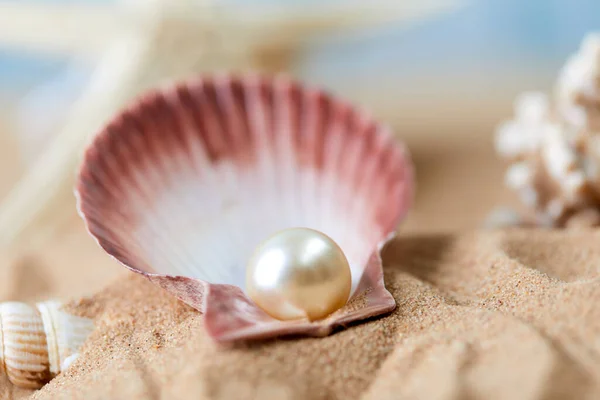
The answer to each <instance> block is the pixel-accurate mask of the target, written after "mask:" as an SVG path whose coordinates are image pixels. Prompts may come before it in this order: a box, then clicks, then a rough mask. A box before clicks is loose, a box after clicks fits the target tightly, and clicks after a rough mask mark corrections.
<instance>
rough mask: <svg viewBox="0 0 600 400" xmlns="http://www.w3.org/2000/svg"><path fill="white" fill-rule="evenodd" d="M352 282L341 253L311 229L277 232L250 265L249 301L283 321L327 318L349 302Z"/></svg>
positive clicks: (337, 247)
mask: <svg viewBox="0 0 600 400" xmlns="http://www.w3.org/2000/svg"><path fill="white" fill-rule="evenodd" d="M351 286H352V278H351V276H350V265H349V264H348V260H347V259H346V256H345V255H344V253H343V251H342V249H341V248H340V247H339V246H338V245H337V244H336V243H335V242H334V241H333V240H332V239H331V238H330V237H329V236H327V235H325V234H323V233H321V232H319V231H316V230H313V229H308V228H291V229H285V230H283V231H280V232H277V233H276V234H274V235H273V236H271V237H269V238H268V239H267V240H265V241H264V242H263V243H261V244H260V245H259V246H258V247H257V249H256V250H255V252H254V254H253V256H252V257H251V259H250V262H249V263H248V268H247V271H246V291H247V293H248V296H249V297H250V298H251V299H252V300H253V301H254V302H255V303H256V304H258V306H259V307H261V308H262V309H263V310H264V311H265V312H267V313H268V314H269V315H271V316H272V317H275V318H278V319H281V320H291V319H300V318H308V319H309V320H311V321H312V320H316V319H320V318H324V317H326V316H328V315H329V314H331V313H332V312H334V311H336V310H337V309H339V308H341V307H342V306H344V304H346V302H347V301H348V296H349V295H350V287H351Z"/></svg>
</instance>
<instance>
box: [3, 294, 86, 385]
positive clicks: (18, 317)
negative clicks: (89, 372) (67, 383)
mask: <svg viewBox="0 0 600 400" xmlns="http://www.w3.org/2000/svg"><path fill="white" fill-rule="evenodd" d="M60 307H61V304H60V303H59V302H57V301H47V302H43V303H38V304H37V305H36V306H33V305H30V304H26V303H19V302H5V303H0V361H1V366H2V369H3V370H4V372H5V373H6V375H7V376H8V379H9V380H10V381H11V382H12V383H13V384H14V385H16V386H19V387H23V388H28V389H38V388H40V387H42V386H43V385H44V384H46V383H47V382H49V381H50V380H51V379H52V378H53V377H55V376H56V375H57V374H59V373H60V372H61V371H62V370H64V369H65V368H64V365H63V363H64V361H65V360H66V359H67V358H69V357H73V356H74V355H75V354H76V353H77V352H78V351H79V348H80V347H81V345H82V344H83V342H84V341H85V339H86V338H87V336H88V335H89V333H90V332H91V331H92V330H93V328H94V325H93V322H92V321H91V320H89V319H87V318H80V317H76V316H73V315H70V314H67V313H65V312H64V311H61V310H60Z"/></svg>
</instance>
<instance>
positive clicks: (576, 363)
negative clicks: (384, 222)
mask: <svg viewBox="0 0 600 400" xmlns="http://www.w3.org/2000/svg"><path fill="white" fill-rule="evenodd" d="M473 129H475V132H480V133H481V135H479V136H477V137H475V140H474V138H473V137H471V138H467V139H465V140H463V141H462V142H461V143H462V144H460V145H456V144H452V143H450V144H444V145H436V143H435V142H432V141H430V140H424V139H422V138H421V139H419V137H420V133H419V132H415V131H413V132H411V135H412V136H410V137H408V138H406V139H407V142H408V145H409V147H410V149H411V152H412V154H413V157H414V160H415V163H416V166H417V179H418V192H417V198H416V202H415V207H414V209H413V210H412V212H411V214H410V216H409V217H408V219H407V221H406V222H405V223H404V224H403V225H402V226H401V227H400V232H401V235H400V237H399V238H397V239H396V240H394V241H393V242H392V243H390V244H389V245H388V246H387V247H386V249H384V252H383V259H384V269H385V282H386V286H387V287H388V289H389V290H390V291H391V293H392V294H393V295H394V297H395V298H396V301H397V308H396V310H395V311H394V312H392V313H391V314H389V315H387V316H384V317H382V318H378V319H375V320H372V321H368V322H366V323H360V324H357V325H355V326H351V327H348V328H347V329H345V330H342V331H339V332H336V333H335V334H333V335H331V336H328V337H325V338H318V339H315V338H304V339H285V340H273V341H267V342H261V343H255V344H246V345H236V346H223V345H216V344H215V343H213V342H212V341H211V340H210V338H208V337H207V335H206V334H205V332H204V329H203V323H202V316H201V315H200V314H199V313H198V312H196V311H194V310H192V309H191V308H189V307H188V306H186V305H184V304H183V303H181V302H179V301H178V300H176V299H175V298H173V297H171V296H170V295H168V294H167V293H165V292H164V291H162V290H160V289H158V288H157V287H155V286H153V285H152V284H150V283H149V282H147V281H146V280H144V279H143V278H141V277H139V276H134V274H132V273H130V272H128V271H126V270H125V269H124V268H122V267H121V266H119V265H118V264H117V263H116V262H115V261H113V260H111V259H110V258H109V257H108V256H106V255H105V254H104V253H103V252H102V251H101V250H100V249H99V248H98V247H97V246H96V244H95V243H94V241H93V240H92V239H91V238H90V237H88V236H87V235H86V233H85V232H84V229H83V224H82V222H81V221H80V220H78V219H77V217H76V216H75V213H74V212H73V216H72V222H71V224H70V225H69V226H68V227H67V228H65V229H63V230H62V231H61V232H58V233H57V234H56V237H55V238H54V239H53V240H51V241H50V242H48V243H47V244H46V245H45V246H44V249H43V251H36V252H35V253H33V254H28V255H26V257H22V256H21V257H19V258H17V259H15V258H13V255H10V256H9V255H4V257H3V259H2V260H1V261H0V263H2V264H3V266H2V268H0V300H2V301H4V300H21V301H34V300H41V299H46V298H50V297H58V298H61V299H65V300H70V303H69V305H68V306H67V308H68V310H70V311H71V312H73V313H76V314H80V315H84V316H88V317H92V318H94V319H95V321H96V324H97V329H96V330H95V331H94V333H93V334H92V335H91V337H90V338H89V340H88V341H87V343H86V344H85V347H84V348H83V350H82V353H81V356H80V357H79V358H78V359H77V361H75V363H74V364H73V365H72V366H71V368H70V369H68V370H67V371H66V372H64V373H63V374H61V375H59V376H58V377H57V378H55V379H54V380H53V381H52V382H50V383H49V384H48V385H46V386H45V387H44V388H42V389H41V390H39V391H36V392H32V391H25V390H20V389H17V388H14V387H12V386H11V385H10V384H8V383H7V382H6V379H5V378H3V377H1V376H0V399H28V398H32V399H159V398H164V399H227V400H229V399H278V400H288V399H344V400H351V399H377V400H382V399H427V400H436V399H525V400H527V399H567V398H570V399H598V398H600V267H599V265H600V247H598V246H597V243H598V242H599V241H600V231H597V230H571V231H544V230H535V229H531V230H527V229H512V230H502V231H489V230H483V229H480V227H481V224H482V222H483V220H484V219H485V217H486V215H487V214H488V213H489V212H490V211H491V210H492V209H493V207H495V206H497V205H502V204H514V203H515V199H514V196H513V195H512V194H511V193H509V192H507V190H506V189H505V188H504V187H503V185H502V173H503V166H502V165H501V163H500V162H499V161H498V160H497V159H496V157H495V156H494V154H493V151H492V146H491V143H490V140H489V132H491V130H492V125H491V123H490V125H489V126H487V125H486V126H481V127H479V128H473ZM449 136H452V135H449ZM429 138H430V137H429ZM3 193H4V192H3Z"/></svg>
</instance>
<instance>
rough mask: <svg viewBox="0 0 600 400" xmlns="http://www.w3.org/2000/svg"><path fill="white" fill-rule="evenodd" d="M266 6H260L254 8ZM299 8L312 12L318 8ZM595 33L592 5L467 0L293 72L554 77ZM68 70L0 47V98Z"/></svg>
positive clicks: (588, 1)
mask: <svg viewBox="0 0 600 400" xmlns="http://www.w3.org/2000/svg"><path fill="white" fill-rule="evenodd" d="M0 1H3V2H8V1H9V0H0ZM25 1H28V2H30V3H70V4H76V3H81V2H83V1H84V0H80V1H76V0H46V1H44V0H19V2H21V3H23V2H25ZM85 1H86V2H89V3H110V2H111V1H110V0H85ZM238 1H241V0H238ZM272 2H274V0H271V1H266V0H260V1H258V2H257V4H263V3H272ZM283 2H285V1H280V3H283ZM287 2H289V3H290V4H291V1H289V0H288V1H287ZM228 3H236V1H232V0H229V1H228ZM306 3H307V4H308V5H310V6H312V7H319V4H320V2H317V1H307V2H306ZM245 4H246V5H247V4H248V2H245ZM599 27H600V1H598V0H527V1H522V0H472V1H467V2H466V6H464V7H461V8H459V9H457V10H456V11H453V12H451V13H449V14H448V15H443V16H441V17H434V18H432V19H431V20H430V21H426V22H424V23H422V24H418V25H416V26H414V27H409V28H408V29H405V28H404V27H401V28H399V29H395V28H394V27H393V26H388V27H385V28H381V29H379V30H377V31H375V32H371V33H370V34H369V35H368V36H365V37H362V38H358V39H356V38H355V39H353V40H350V41H346V42H344V43H335V44H332V43H329V42H328V43H327V44H325V45H319V44H316V45H315V46H314V47H311V49H309V50H307V53H308V54H307V57H305V58H304V59H303V61H302V64H301V65H299V66H298V68H299V72H300V73H301V74H303V75H308V76H311V77H314V79H315V80H317V81H324V82H330V81H337V80H343V79H348V78H353V77H356V76H357V75H358V76H368V75H367V74H368V73H371V74H372V73H377V74H382V73H383V74H386V75H387V74H394V75H395V76H396V77H397V78H402V77H407V78H410V77H411V76H415V75H422V74H432V75H436V74H437V75H440V74H444V73H452V72H454V71H463V72H464V71H465V70H472V71H481V70H484V69H493V70H501V69H506V70H510V69H511V68H515V67H519V66H521V65H523V64H528V65H531V66H533V67H538V66H542V68H544V69H547V70H553V69H554V70H555V69H557V68H558V67H559V66H560V65H561V64H562V62H563V61H564V58H565V57H566V56H567V55H568V54H570V53H572V52H573V51H574V50H575V49H576V48H577V46H578V44H579V42H580V41H581V38H582V36H583V35H584V34H585V33H586V32H588V31H590V30H594V29H598V28H599ZM67 65H68V61H67V60H65V59H61V58H59V57H42V56H37V55H34V54H26V53H19V52H18V51H14V50H12V49H11V50H9V49H6V48H1V47H0V91H2V92H3V93H4V94H5V95H6V94H7V93H15V92H17V93H18V92H22V91H23V90H27V89H29V88H32V87H34V86H36V85H38V84H40V83H42V82H44V81H46V80H48V79H50V78H52V77H55V76H57V75H58V74H61V73H62V72H64V71H65V69H66V68H67ZM517 72H518V71H517Z"/></svg>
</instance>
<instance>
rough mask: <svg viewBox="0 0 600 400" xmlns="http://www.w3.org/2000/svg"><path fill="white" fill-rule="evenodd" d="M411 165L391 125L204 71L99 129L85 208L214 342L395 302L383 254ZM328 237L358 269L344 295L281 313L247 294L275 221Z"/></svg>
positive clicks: (272, 81)
mask: <svg viewBox="0 0 600 400" xmlns="http://www.w3.org/2000/svg"><path fill="white" fill-rule="evenodd" d="M412 192H413V168H412V164H411V161H410V157H409V155H408V153H407V151H406V149H405V147H404V146H403V145H401V144H400V143H398V142H396V141H394V140H393V139H392V136H391V135H390V133H389V131H388V129H386V128H384V127H382V126H381V125H379V124H378V123H377V122H375V121H374V120H373V119H372V118H371V117H369V116H367V115H365V114H364V113H363V112H359V111H358V110H356V109H354V108H353V107H351V106H349V105H348V104H346V103H344V102H342V101H339V100H337V99H334V98H332V97H331V96H329V95H327V94H325V93H324V92H322V91H320V90H314V89H310V88H307V87H305V86H303V85H301V84H299V83H297V82H294V81H293V80H290V79H288V78H286V77H283V76H278V77H274V78H268V77H263V76H259V75H254V74H248V75H242V76H230V75H219V76H204V77H200V78H198V79H195V80H190V81H187V82H183V83H180V84H178V85H176V86H171V87H167V88H164V89H162V90H157V91H154V92H150V93H148V94H146V95H144V96H143V97H141V98H140V99H139V100H138V101H137V102H135V103H134V104H133V105H132V106H130V107H128V108H127V109H125V110H123V111H122V112H121V113H120V114H119V115H117V116H116V117H115V118H114V119H113V120H112V121H111V122H110V123H109V124H108V125H107V126H106V127H105V128H104V129H103V130H102V131H101V132H100V133H99V134H98V135H97V136H96V137H95V138H94V140H93V142H92V143H91V145H90V146H89V148H88V149H87V151H86V152H85V157H84V160H83V164H82V166H81V170H80V173H79V177H78V182H77V187H76V196H77V199H78V209H79V212H80V214H81V216H82V217H83V219H84V221H85V223H86V225H87V229H88V231H89V232H90V234H91V235H92V236H93V237H94V238H95V239H96V240H97V242H98V243H99V245H100V246H101V247H102V248H103V249H104V250H105V251H106V252H107V253H108V254H110V255H111V256H113V257H114V258H116V259H117V260H118V261H120V262H121V263H122V264H123V265H125V266H126V267H127V268H129V269H130V270H132V271H134V272H137V273H140V274H143V275H144V276H146V277H147V278H148V279H149V280H150V281H152V282H154V283H155V284H157V285H159V286H161V287H162V288H164V289H165V290H167V291H168V292H170V293H172V294H173V295H175V296H177V297H178V298H179V299H181V300H182V301H184V302H185V303H187V304H189V305H190V306H192V307H194V308H196V309H197V310H199V311H201V312H203V313H204V319H205V327H206V329H207V331H208V333H209V334H210V335H211V336H212V337H213V338H214V339H215V340H217V341H234V340H239V339H259V338H269V337H275V336H282V335H292V334H293V335H310V336H325V335H328V334H330V333H331V332H332V331H333V329H334V328H336V327H344V326H346V325H347V324H349V323H351V322H354V321H358V320H362V319H365V318H368V317H372V316H376V315H380V314H382V313H386V312H389V311H391V310H393V309H394V308H395V306H396V303H395V301H394V298H393V297H392V296H391V294H390V293H389V292H388V291H387V290H386V289H385V286H384V283H383V271H382V265H381V258H380V256H379V252H380V249H381V247H382V246H383V245H384V244H385V243H386V242H387V240H389V239H390V238H391V237H392V236H393V235H394V231H395V228H396V226H397V225H398V224H399V222H400V220H401V219H402V218H403V217H404V215H405V214H406V213H407V211H408V209H409V206H410V203H411V201H412ZM301 226H303V227H309V228H314V229H318V230H320V231H322V232H324V233H326V234H328V235H329V236H331V237H332V238H333V239H334V240H335V241H336V242H337V243H338V244H339V245H340V246H341V248H342V249H343V250H344V252H345V253H346V256H347V257H348V260H349V262H350V265H351V269H352V281H353V290H352V293H353V294H352V295H351V299H350V301H349V302H348V304H347V305H346V306H345V307H343V308H342V309H340V310H338V311H337V312H335V313H334V314H332V315H330V316H328V317H327V318H325V319H323V320H319V321H313V322H309V321H308V320H298V321H279V320H276V319H274V318H272V317H270V316H269V315H267V314H266V313H265V312H263V311H262V310H261V309H260V308H258V307H257V306H256V305H255V304H254V303H253V302H252V300H250V299H249V298H248V297H247V296H246V294H245V293H244V291H243V287H244V278H245V265H246V261H247V260H248V258H249V256H250V254H251V252H252V251H253V249H254V248H255V246H256V245H258V244H259V242H261V241H262V240H264V239H265V238H266V237H268V236H269V235H271V234H273V233H274V232H276V231H278V230H280V229H284V228H289V227H301Z"/></svg>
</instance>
